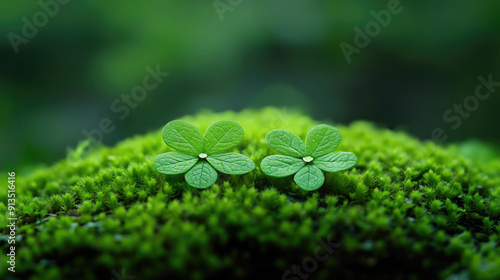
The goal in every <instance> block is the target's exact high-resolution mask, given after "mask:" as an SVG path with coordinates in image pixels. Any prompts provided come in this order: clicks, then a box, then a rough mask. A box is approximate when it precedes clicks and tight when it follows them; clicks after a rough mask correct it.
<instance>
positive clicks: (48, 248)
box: [0, 108, 500, 280]
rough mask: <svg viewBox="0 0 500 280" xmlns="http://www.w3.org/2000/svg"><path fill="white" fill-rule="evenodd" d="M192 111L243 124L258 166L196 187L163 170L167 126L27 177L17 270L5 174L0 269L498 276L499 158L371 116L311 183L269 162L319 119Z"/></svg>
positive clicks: (20, 274) (84, 274)
mask: <svg viewBox="0 0 500 280" xmlns="http://www.w3.org/2000/svg"><path fill="white" fill-rule="evenodd" d="M183 119H184V120H187V121H190V122H192V123H194V124H195V125H197V126H198V127H199V128H200V129H201V130H202V131H204V130H205V129H206V128H207V127H208V125H210V123H212V122H213V121H216V120H222V119H231V120H235V121H237V122H239V123H240V124H241V125H242V126H243V127H244V129H245V138H244V140H243V142H242V143H241V144H240V145H239V146H238V147H237V148H235V149H234V151H235V152H239V153H242V154H244V155H246V156H248V157H250V158H251V159H252V160H253V161H254V162H255V163H256V165H257V168H256V169H255V170H254V171H252V172H251V173H249V174H246V175H241V176H227V175H223V174H220V175H219V178H218V180H217V182H216V184H215V185H213V186H212V187H210V188H208V189H204V190H200V189H195V188H191V187H189V186H188V185H187V184H186V182H185V181H184V177H183V176H182V175H172V176H168V175H163V174H160V173H158V172H157V171H156V170H155V168H154V166H153V159H154V157H155V156H156V155H158V154H161V153H165V152H168V151H172V149H170V148H169V147H168V146H167V145H165V143H164V142H163V140H162V137H161V127H159V128H158V130H157V131H155V132H152V133H149V134H146V135H143V136H136V137H133V138H130V139H126V140H124V141H122V142H121V143H119V144H117V145H116V146H115V147H109V148H108V147H91V149H89V147H87V148H86V149H84V146H81V147H80V148H79V149H78V148H77V149H75V151H73V152H72V153H70V154H69V155H68V157H67V159H64V160H61V161H59V162H57V163H55V164H54V165H52V166H50V167H44V168H39V169H36V170H34V171H33V172H31V173H29V174H23V173H19V172H18V174H17V175H16V199H17V200H16V207H17V213H16V215H17V217H18V221H17V226H18V228H17V239H16V272H15V273H12V272H9V271H7V266H8V264H7V261H8V257H7V256H6V253H7V252H8V248H9V246H10V245H9V244H7V243H6V240H7V238H8V234H9V230H8V228H7V220H6V218H7V217H8V216H7V198H6V196H5V195H3V194H4V193H7V188H6V183H7V178H6V177H2V178H1V179H2V184H1V190H2V196H1V197H2V200H1V203H0V213H1V214H2V215H1V216H0V219H1V221H0V222H1V228H0V235H1V236H0V239H1V240H0V244H1V248H2V255H1V256H0V263H1V264H0V267H1V270H0V278H1V279H28V278H31V279H113V278H115V279H117V280H119V279H120V277H119V276H120V274H122V273H125V274H126V275H127V276H135V279H136V280H140V279H240V278H242V279H294V280H295V279H421V278H427V279H434V278H441V279H447V278H448V279H500V249H499V247H498V243H499V242H500V239H499V233H500V224H499V223H498V220H499V216H500V202H499V199H500V161H498V160H497V161H494V160H493V161H488V162H477V161H471V160H469V159H468V158H464V157H462V156H460V155H459V154H458V152H457V149H456V148H454V147H443V146H439V145H436V144H434V143H432V142H421V141H419V140H417V139H415V138H413V137H411V136H409V135H407V134H406V133H404V132H394V131H390V130H387V129H382V128H377V127H375V126H373V125H372V124H370V123H366V122H355V123H352V124H350V125H349V126H341V125H337V124H333V125H335V126H336V127H337V128H339V130H340V131H341V133H342V137H343V140H342V143H341V144H340V146H339V147H338V149H337V151H349V152H354V153H355V154H356V155H357V157H358V159H359V161H358V164H357V165H356V166H355V168H353V169H351V170H347V171H342V172H338V173H333V174H327V175H326V181H325V185H324V186H323V187H322V188H320V189H319V190H318V191H314V192H307V191H304V190H301V189H299V188H298V187H297V186H296V185H295V183H294V182H293V178H284V179H277V178H269V177H266V176H265V175H264V174H263V173H262V172H261V171H260V169H259V168H258V166H259V164H260V161H261V160H262V159H263V158H264V157H265V156H267V155H271V154H275V153H274V152H273V151H272V150H271V149H270V148H269V147H268V146H267V145H266V143H265V141H264V138H265V135H266V133H267V132H268V131H270V130H271V129H275V128H284V129H288V130H290V131H292V132H294V133H296V134H297V135H299V136H300V137H302V138H304V137H305V134H306V133H307V131H308V130H309V129H310V128H312V127H313V126H314V125H316V124H318V122H317V121H314V120H312V119H311V118H309V117H307V116H305V115H302V114H300V113H291V112H283V111H280V110H278V109H274V108H267V109H264V110H259V111H251V110H248V111H243V112H240V113H233V112H225V113H211V112H201V113H199V114H198V115H195V116H187V117H184V118H183ZM168 121H169V120H165V123H167V122H168ZM5 175H6V174H3V175H2V176H5ZM328 243H335V246H332V247H329V246H325V244H328ZM122 276H123V275H122ZM227 276H229V277H227ZM122 279H131V278H123V277H122Z"/></svg>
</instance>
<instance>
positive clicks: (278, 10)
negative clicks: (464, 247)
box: [0, 0, 500, 170]
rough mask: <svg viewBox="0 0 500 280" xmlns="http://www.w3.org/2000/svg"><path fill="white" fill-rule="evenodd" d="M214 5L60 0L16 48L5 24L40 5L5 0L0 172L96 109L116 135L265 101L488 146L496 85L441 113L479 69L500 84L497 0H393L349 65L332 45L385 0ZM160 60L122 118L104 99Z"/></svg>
mask: <svg viewBox="0 0 500 280" xmlns="http://www.w3.org/2000/svg"><path fill="white" fill-rule="evenodd" d="M52 1H54V0H52ZM61 1H62V0H61ZM65 1H68V0H65ZM42 2H43V3H48V2H51V1H50V0H42ZM220 2H221V3H223V4H226V5H229V7H230V8H228V9H227V10H226V11H224V12H223V13H222V14H221V11H220V10H219V12H218V11H217V9H216V7H215V6H214V2H212V1H165V0H152V1H144V2H137V1H134V2H131V1H130V2H124V1H115V0H109V1H68V3H66V4H59V5H58V11H57V12H56V13H55V15H54V16H53V17H49V20H48V22H47V23H46V24H45V25H43V26H41V27H39V28H38V32H37V33H36V35H35V36H34V37H33V38H29V39H28V42H27V43H25V44H24V43H23V44H20V45H19V52H18V53H16V52H15V51H14V49H13V47H12V44H11V42H10V38H9V34H11V33H15V34H17V35H22V28H23V26H24V25H25V22H24V21H23V18H24V17H26V19H28V20H29V21H30V22H33V16H34V15H36V14H37V13H38V12H40V11H43V8H42V7H41V6H40V4H39V3H38V2H37V1H2V5H1V6H2V8H1V9H0V35H1V37H0V64H1V67H0V128H1V129H0V154H1V162H0V170H5V169H16V168H22V167H25V168H26V167H30V166H31V167H33V166H37V165H40V164H51V163H52V162H54V161H56V160H58V159H60V158H63V157H64V156H65V154H66V153H67V150H68V149H69V148H74V147H75V146H77V144H78V143H79V142H81V141H83V140H84V139H85V135H84V134H83V133H82V130H84V129H85V130H89V131H90V130H92V129H95V128H98V127H99V122H100V120H102V119H103V118H109V119H110V120H111V121H112V122H113V125H114V126H115V130H114V131H113V132H112V133H109V134H106V135H104V137H103V142H104V144H105V145H113V144H114V143H116V142H117V141H119V140H121V139H124V138H126V137H129V136H132V135H135V134H142V133H145V132H148V131H152V130H156V129H159V128H161V127H162V126H163V125H164V124H165V123H166V122H168V121H169V120H171V119H174V118H178V117H181V116H183V115H186V114H193V113H196V112H198V111H199V110H201V109H211V110H214V111H223V110H228V109H230V110H242V109H245V108H260V107H265V106H277V107H278V108H279V110H283V112H284V113H286V110H292V109H293V108H299V109H300V110H302V111H304V112H305V113H308V114H310V115H311V116H312V117H314V118H316V119H318V120H330V121H334V122H339V123H345V124H348V123H350V122H352V121H354V120H360V119H362V120H369V121H373V122H375V123H377V124H379V125H381V126H385V127H388V128H391V129H398V130H404V131H407V132H408V133H411V134H412V135H415V136H416V137H419V138H421V139H423V140H426V139H430V138H431V133H432V131H433V129H435V128H437V127H440V128H442V129H443V130H444V131H445V132H446V133H447V135H448V137H449V138H448V140H447V141H446V142H445V144H449V143H460V144H459V147H461V148H463V150H464V153H467V152H468V153H469V154H473V155H477V154H482V155H483V156H485V157H488V156H490V157H491V156H496V155H497V153H498V150H497V148H496V147H497V146H498V143H499V142H500V130H499V129H498V119H499V116H500V113H499V105H500V87H499V88H498V91H496V92H494V93H492V95H491V97H490V98H489V99H487V100H485V101H482V102H481V103H480V105H479V107H478V109H477V110H476V111H474V112H472V113H471V115H470V117H469V118H467V119H463V123H462V125H461V126H460V127H459V128H458V129H456V130H454V129H452V128H451V124H450V123H446V122H445V121H444V119H443V113H444V112H445V111H446V110H448V109H450V108H452V106H453V104H455V103H457V104H460V103H462V102H463V100H464V99H465V98H466V97H467V96H470V95H473V94H474V91H475V88H476V86H477V85H478V84H479V82H478V80H477V77H478V76H479V75H482V76H484V77H487V76H488V75H490V74H491V75H492V77H493V80H495V81H500V69H499V65H500V16H499V13H500V2H499V1H497V0H490V1H480V2H474V3H473V2H461V1H452V0H443V1H401V4H400V5H401V7H402V9H403V10H402V11H401V12H400V13H399V14H396V15H392V17H391V22H390V23H389V25H388V26H387V27H383V28H381V31H380V33H379V34H378V35H377V36H375V37H373V38H372V39H371V42H370V43H369V44H368V46H366V47H365V48H363V49H361V52H360V53H359V54H353V55H352V56H351V59H352V61H351V63H348V62H347V60H346V58H345V57H344V54H343V53H342V51H341V49H340V47H339V44H340V43H342V42H346V43H348V44H354V36H355V34H356V32H355V31H354V28H355V27H359V28H361V29H364V28H365V25H366V24H367V23H368V22H370V21H373V20H374V18H373V16H372V15H371V14H370V12H371V11H379V10H382V9H386V8H387V4H388V3H389V2H390V1H348V0H341V1H305V0H295V1H286V0H274V1H248V0H242V1H236V0H233V1H224V0H221V1H220ZM231 3H233V4H236V5H234V6H231ZM221 7H222V6H219V8H220V9H222V8H221ZM157 65H159V66H160V69H161V70H162V71H165V72H169V73H170V75H169V76H168V77H167V78H165V80H164V81H163V82H162V83H160V84H159V86H158V87H157V88H155V89H154V90H152V91H149V92H148V95H147V98H145V100H144V101H142V102H140V103H139V104H138V106H137V108H134V109H131V111H130V114H129V115H128V116H127V117H126V118H124V119H123V120H121V119H120V118H119V117H120V115H121V114H117V113H116V112H113V110H112V109H111V104H113V102H114V101H115V100H116V99H117V98H121V96H122V95H125V94H130V93H131V90H132V89H133V88H134V87H135V86H138V85H141V84H142V79H143V78H144V76H145V75H147V71H146V67H147V66H150V67H152V68H155V67H156V66H157ZM471 139H472V140H471ZM471 147H473V149H470V148H471ZM471 151H472V152H471ZM478 151H482V153H479V152H478Z"/></svg>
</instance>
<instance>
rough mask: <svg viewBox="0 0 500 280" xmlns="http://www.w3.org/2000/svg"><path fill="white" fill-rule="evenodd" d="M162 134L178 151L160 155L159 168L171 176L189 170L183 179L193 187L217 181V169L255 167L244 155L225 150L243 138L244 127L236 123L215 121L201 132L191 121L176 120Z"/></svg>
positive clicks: (238, 171) (240, 171)
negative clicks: (203, 132)
mask: <svg viewBox="0 0 500 280" xmlns="http://www.w3.org/2000/svg"><path fill="white" fill-rule="evenodd" d="M162 134H163V140H164V141H165V143H166V144H167V145H169V146H170V147H172V148H174V149H176V150H177V151H179V152H170V153H165V154H161V155H159V156H157V157H156V158H155V160H154V165H155V167H156V169H157V170H158V172H160V173H163V174H168V175H172V174H182V173H186V174H185V175H184V178H185V179H186V182H187V183H188V184H189V185H190V186H192V187H195V188H199V189H204V188H208V187H210V186H211V185H213V184H214V183H215V181H216V180H217V171H219V172H222V173H226V174H230V175H241V174H245V173H248V172H250V171H252V170H253V169H254V168H255V164H254V163H253V161H252V160H251V159H249V158H248V157H246V156H244V155H241V154H237V153H223V152H225V151H227V150H229V149H231V148H234V147H235V146H236V145H238V144H239V143H240V142H241V141H242V140H243V128H242V127H241V125H239V124H238V123H237V122H234V121H217V122H214V123H212V124H211V125H210V126H209V127H208V128H207V130H206V131H205V134H204V135H202V134H201V131H200V130H199V129H198V128H197V127H196V126H195V125H193V124H192V123H189V122H186V121H183V120H175V121H171V122H169V123H167V124H166V125H165V127H164V128H163V132H162ZM216 170H217V171H216Z"/></svg>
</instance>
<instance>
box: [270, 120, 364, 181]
mask: <svg viewBox="0 0 500 280" xmlns="http://www.w3.org/2000/svg"><path fill="white" fill-rule="evenodd" d="M341 139H342V137H341V136H340V131H339V130H338V129H336V128H335V127H332V126H329V125H326V124H321V125H318V126H315V127H313V128H312V129H311V130H309V132H308V133H307V136H306V142H305V144H304V141H302V139H300V138H299V137H298V136H297V135H295V134H294V133H293V132H290V131H288V130H284V129H274V130H271V131H270V132H269V133H268V134H267V135H266V143H267V144H268V145H269V147H271V148H272V149H273V150H275V151H277V152H279V153H281V154H283V155H274V156H268V157H265V158H264V159H263V160H262V163H261V164H260V168H261V169H262V171H263V172H264V173H265V174H266V175H268V176H272V177H287V176H290V175H293V174H295V177H294V181H295V183H297V185H298V186H299V187H300V188H302V189H304V190H308V191H313V190H316V189H318V188H320V187H321V186H322V185H323V183H324V182H325V175H324V174H323V172H322V171H321V170H323V171H326V172H337V171H341V170H346V169H349V168H351V167H353V166H354V165H355V164H356V162H357V161H358V159H357V158H356V155H354V154H353V153H350V152H336V153H332V152H333V150H335V148H337V146H338V145H339V144H340V140H341Z"/></svg>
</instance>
